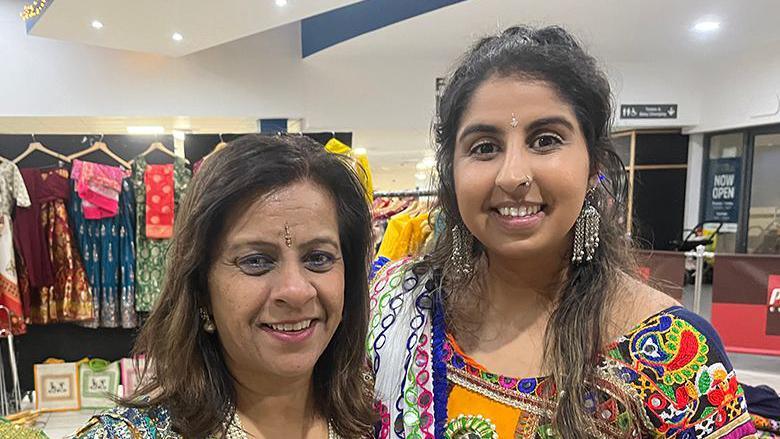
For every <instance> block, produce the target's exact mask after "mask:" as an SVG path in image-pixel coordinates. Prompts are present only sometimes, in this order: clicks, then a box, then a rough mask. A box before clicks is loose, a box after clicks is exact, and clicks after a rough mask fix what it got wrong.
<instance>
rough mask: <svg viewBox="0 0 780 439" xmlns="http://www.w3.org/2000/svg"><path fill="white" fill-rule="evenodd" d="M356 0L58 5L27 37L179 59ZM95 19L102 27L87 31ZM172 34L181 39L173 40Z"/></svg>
mask: <svg viewBox="0 0 780 439" xmlns="http://www.w3.org/2000/svg"><path fill="white" fill-rule="evenodd" d="M356 1H357V0H289V1H288V4H287V6H284V7H279V6H276V4H275V3H274V0H220V1H215V0H56V1H51V2H50V6H49V8H48V9H47V10H46V11H45V12H44V13H43V14H42V15H41V18H40V20H39V21H38V22H37V23H36V24H35V26H34V27H33V29H32V31H31V34H32V35H36V36H40V37H48V38H55V39H60V40H66V41H76V42H80V43H85V44H91V45H95V46H102V47H108V48H112V49H125V50H134V51H139V52H149V53H158V54H162V55H168V56H183V55H188V54H190V53H194V52H197V51H200V50H204V49H208V48H210V47H214V46H218V45H220V44H224V43H226V42H229V41H233V40H236V39H239V38H243V37H246V36H248V35H253V34H256V33H259V32H263V31H265V30H268V29H272V28H275V27H279V26H282V25H285V24H288V23H292V22H296V21H299V20H302V19H304V18H306V17H309V16H312V15H317V14H320V13H322V12H325V11H328V10H331V9H334V8H338V7H341V6H345V5H348V4H351V3H355V2H356ZM93 20H99V21H100V22H101V23H103V25H104V27H103V28H102V29H100V30H96V29H94V28H93V27H92V26H91V23H92V21H93ZM174 32H178V33H180V34H181V35H182V36H183V37H184V39H183V40H182V41H180V42H176V41H173V39H172V38H171V36H172V35H173V33H174Z"/></svg>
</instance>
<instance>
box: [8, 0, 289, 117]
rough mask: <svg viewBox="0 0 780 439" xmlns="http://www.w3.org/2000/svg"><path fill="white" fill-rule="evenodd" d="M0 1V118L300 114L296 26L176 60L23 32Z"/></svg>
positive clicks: (14, 12)
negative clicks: (50, 38)
mask: <svg viewBox="0 0 780 439" xmlns="http://www.w3.org/2000/svg"><path fill="white" fill-rule="evenodd" d="M14 3H15V2H12V3H10V6H9V3H3V4H2V5H0V59H2V60H3V68H2V69H1V70H0V96H2V99H0V115H36V116H44V115H51V116H63V115H72V116H119V115H121V116H136V115H143V116H171V115H189V116H215V115H219V116H248V115H252V116H258V117H279V116H282V117H286V116H291V117H292V116H299V115H301V113H302V112H303V99H302V90H301V87H299V86H297V84H300V83H301V81H302V77H301V74H302V71H301V68H300V64H301V61H300V59H299V56H298V53H299V32H300V30H299V26H297V25H290V26H285V27H282V28H279V29H276V30H273V31H271V32H269V33H267V34H264V35H263V37H262V38H246V39H243V40H239V41H236V42H235V43H231V44H228V45H225V46H221V47H219V48H216V49H211V50H206V51H203V52H200V53H197V54H194V55H191V56H187V57H183V58H166V57H162V56H156V55H148V54H140V53H133V52H126V51H120V50H111V49H103V48H97V47H90V46H84V45H80V44H76V43H68V42H61V41H55V40H49V39H44V38H39V37H31V36H30V37H28V36H27V35H26V34H25V31H24V24H23V22H22V21H21V20H20V19H19V16H18V9H17V8H16V7H14V6H15V5H14Z"/></svg>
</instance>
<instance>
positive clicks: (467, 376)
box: [367, 259, 755, 439]
mask: <svg viewBox="0 0 780 439" xmlns="http://www.w3.org/2000/svg"><path fill="white" fill-rule="evenodd" d="M411 264H412V261H410V260H408V259H407V260H402V261H398V262H393V263H389V264H387V265H386V266H385V267H384V268H383V269H382V270H381V271H380V272H379V273H378V274H377V276H376V277H375V279H374V281H373V282H372V285H371V289H370V294H371V301H370V305H371V319H370V326H369V336H368V341H367V348H368V351H369V355H370V359H371V361H372V364H373V368H374V372H375V373H376V397H377V407H378V409H379V410H380V418H381V421H380V424H379V425H378V427H377V430H378V433H379V434H378V437H379V438H431V439H432V438H434V437H436V438H439V437H445V438H463V437H468V438H475V439H476V438H500V439H505V438H554V437H560V436H559V435H558V434H557V432H556V431H555V430H554V429H553V427H552V421H551V416H552V414H553V412H554V410H555V406H556V399H557V395H558V392H557V391H556V389H555V383H554V382H553V381H552V378H548V377H507V376H501V375H498V374H495V373H491V372H490V371H488V370H487V369H485V368H484V367H483V366H481V365H480V364H479V363H477V362H476V361H474V360H473V359H471V358H469V357H468V355H466V354H464V352H463V351H462V350H461V349H460V348H459V347H458V345H457V342H456V340H455V339H454V338H453V337H452V336H450V335H449V334H446V332H444V330H443V329H444V328H443V323H442V322H443V316H441V312H436V310H437V309H438V308H439V306H438V305H437V303H436V295H437V291H436V290H437V288H438V283H437V282H435V281H434V280H433V279H432V277H431V276H430V275H427V274H422V275H421V274H415V273H414V272H413V271H412V270H410V269H409V268H410V266H411ZM437 328H438V329H437ZM595 367H596V380H595V383H594V388H593V389H594V390H593V391H592V392H590V393H589V395H588V397H587V398H586V400H584V401H583V404H584V406H585V407H586V410H587V411H588V412H589V413H591V415H592V416H593V417H594V428H595V431H588V432H587V433H588V436H589V437H605V438H629V437H667V438H696V437H717V438H729V439H733V438H743V437H752V435H753V434H754V433H755V428H754V427H753V425H752V423H751V420H750V415H749V414H748V412H747V404H746V402H745V397H744V394H743V391H742V389H741V387H740V386H739V383H738V381H737V378H736V376H735V373H734V370H733V368H732V366H731V363H730V362H729V359H728V357H727V356H726V353H725V351H724V349H723V346H722V344H721V342H720V339H719V337H718V335H717V333H716V332H715V330H714V329H713V328H712V326H710V324H709V323H708V322H707V321H705V320H704V319H703V318H701V317H699V316H698V315H696V314H694V313H692V312H689V311H687V310H685V309H684V308H682V307H673V308H669V309H666V310H664V311H661V312H660V313H657V314H655V315H653V316H651V317H649V318H647V319H646V320H644V321H643V322H641V323H640V324H638V325H637V326H636V327H635V328H634V329H633V330H631V331H629V332H628V333H627V334H625V335H623V336H621V337H619V338H618V339H617V340H615V341H613V342H612V343H610V344H609V345H608V346H607V347H606V348H605V350H604V353H603V354H602V355H601V356H600V359H599V361H598V364H597V365H595ZM437 378H438V379H437Z"/></svg>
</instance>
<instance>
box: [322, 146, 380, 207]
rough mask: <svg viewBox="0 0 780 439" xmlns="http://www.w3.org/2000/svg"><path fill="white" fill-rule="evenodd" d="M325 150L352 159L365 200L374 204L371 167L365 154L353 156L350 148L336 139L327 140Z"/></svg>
mask: <svg viewBox="0 0 780 439" xmlns="http://www.w3.org/2000/svg"><path fill="white" fill-rule="evenodd" d="M325 150H327V151H328V152H330V153H333V154H341V155H345V156H348V157H351V158H352V159H353V164H354V166H355V173H356V174H357V176H358V179H359V180H360V183H361V184H363V189H364V190H365V191H366V199H368V202H369V203H373V202H374V179H373V177H372V175H371V166H369V164H368V156H366V154H355V153H354V151H353V150H352V148H350V147H349V146H347V145H346V144H345V143H344V142H342V141H340V140H339V139H337V138H335V137H334V138H332V139H330V140H328V143H326V144H325Z"/></svg>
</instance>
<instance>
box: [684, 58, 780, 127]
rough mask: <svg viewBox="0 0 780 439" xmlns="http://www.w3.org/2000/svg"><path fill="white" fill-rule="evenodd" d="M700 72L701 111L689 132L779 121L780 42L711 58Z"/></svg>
mask: <svg viewBox="0 0 780 439" xmlns="http://www.w3.org/2000/svg"><path fill="white" fill-rule="evenodd" d="M699 76H700V79H701V83H702V87H701V89H700V94H701V103H702V104H701V108H702V114H701V121H700V123H699V124H698V125H696V126H695V127H693V128H692V129H691V132H711V131H720V130H725V129H731V128H739V127H746V126H755V125H765V124H771V123H780V101H779V99H780V97H778V96H780V44H777V43H775V44H771V45H767V46H765V47H758V48H755V49H753V50H750V51H748V52H745V53H740V54H735V55H733V56H730V57H728V58H722V59H717V60H712V61H711V62H710V63H708V64H707V65H705V66H703V68H702V70H701V71H700V72H699ZM771 113H774V114H773V115H769V116H762V115H765V114H771Z"/></svg>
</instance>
